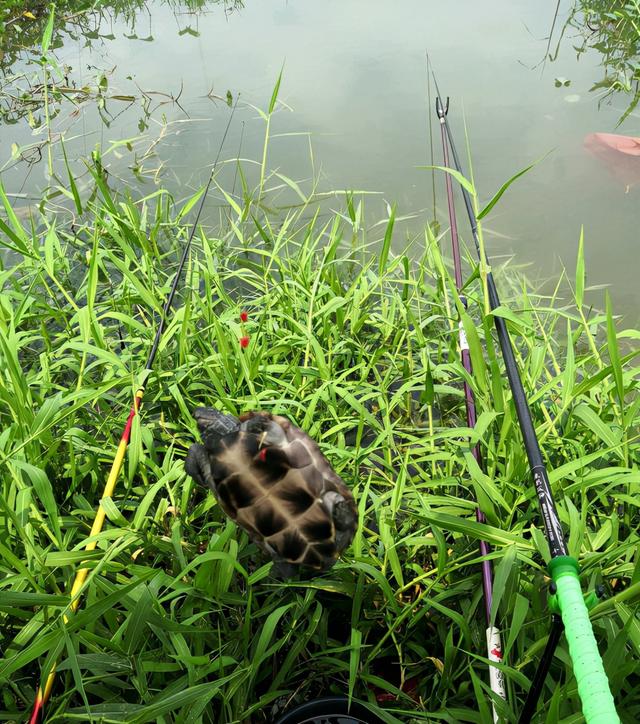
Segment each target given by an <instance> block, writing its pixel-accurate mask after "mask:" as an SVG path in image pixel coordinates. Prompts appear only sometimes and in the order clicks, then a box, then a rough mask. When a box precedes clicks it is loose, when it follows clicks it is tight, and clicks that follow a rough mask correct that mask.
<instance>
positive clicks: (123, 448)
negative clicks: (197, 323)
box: [29, 95, 240, 724]
mask: <svg viewBox="0 0 640 724" xmlns="http://www.w3.org/2000/svg"><path fill="white" fill-rule="evenodd" d="M239 98H240V96H239V95H238V96H237V97H236V101H235V103H234V104H233V108H232V109H231V114H230V115H229V120H228V121H227V125H226V127H225V129H224V133H223V134H222V140H221V141H220V146H219V148H218V153H217V155H216V158H215V161H214V162H213V166H212V168H211V173H210V174H209V180H208V181H207V185H206V186H205V189H204V193H203V194H202V198H201V199H200V204H199V206H198V210H197V212H196V218H195V220H194V222H193V226H192V228H191V232H190V233H189V237H188V239H187V243H186V244H185V247H184V249H183V250H182V256H181V257H180V261H179V263H178V268H177V269H176V273H175V274H174V277H173V282H172V284H171V288H170V290H169V293H168V294H167V297H166V299H165V303H164V306H163V308H162V314H161V315H160V321H159V323H158V328H157V330H156V333H155V336H154V338H153V343H152V345H151V349H150V350H149V355H148V357H147V361H146V363H145V366H144V368H143V371H142V374H141V375H140V380H141V382H140V386H139V387H138V389H137V390H136V392H135V394H134V396H133V403H132V405H131V409H130V410H129V416H128V417H127V421H126V423H125V426H124V429H123V431H122V435H121V436H120V442H119V443H118V447H117V449H116V454H115V456H114V458H113V462H112V463H111V470H110V471H109V476H108V477H107V482H106V483H105V486H104V490H103V492H102V496H101V498H100V499H101V500H102V499H104V498H111V497H112V496H113V492H114V490H115V486H116V483H117V481H118V476H119V475H120V470H121V469H122V464H123V462H124V458H125V455H126V452H127V447H128V445H129V440H130V438H131V428H132V426H133V418H134V417H135V416H136V415H137V414H138V412H139V410H140V406H141V404H142V398H143V396H144V392H145V383H146V381H147V378H148V377H149V375H150V373H151V371H152V370H153V363H154V361H155V359H156V355H157V353H158V347H159V346H160V342H161V340H162V335H163V332H164V328H165V325H166V322H167V318H168V315H169V312H170V310H171V307H172V306H173V300H174V297H175V295H176V292H177V290H178V285H179V283H180V279H181V278H182V272H183V270H184V266H185V264H186V261H187V257H188V256H189V251H190V250H191V242H192V241H193V237H194V235H195V233H196V228H197V226H198V221H199V220H200V214H201V213H202V209H203V207H204V202H205V200H206V198H207V194H208V193H209V188H210V187H211V183H212V181H213V177H214V174H215V171H216V167H217V165H218V161H219V160H220V154H221V153H222V149H223V147H224V142H225V140H226V138H227V134H228V132H229V128H230V127H231V121H232V120H233V116H234V114H235V112H236V108H237V106H238V100H239ZM105 517H106V512H105V509H104V508H103V507H102V505H100V504H99V505H98V509H97V510H96V514H95V518H94V519H93V525H92V526H91V531H90V533H89V542H88V543H87V545H86V546H85V551H86V552H89V551H93V550H95V548H96V546H97V544H98V541H97V539H96V536H97V535H98V534H99V533H100V531H101V530H102V526H103V525H104V520H105ZM88 575H89V569H88V568H86V567H85V568H80V569H79V570H78V572H77V573H76V575H75V578H74V581H73V585H72V587H71V593H70V599H71V600H70V603H69V607H68V610H69V612H70V613H75V612H76V611H77V609H78V606H79V605H80V593H81V590H82V587H83V585H84V582H85V581H86V579H87V576H88ZM63 619H64V623H65V624H66V623H67V622H68V621H69V616H68V615H67V614H66V613H65V614H64V616H63ZM55 678H56V662H54V663H53V665H52V667H51V670H50V671H49V674H48V675H47V678H46V681H45V683H44V686H43V685H42V683H41V684H40V686H39V687H38V692H37V694H36V699H35V701H34V704H33V709H32V711H31V716H30V717H29V724H37V723H38V722H39V721H40V720H41V717H42V714H43V712H44V706H45V704H46V703H47V701H49V697H50V696H51V690H52V689H53V684H54V681H55Z"/></svg>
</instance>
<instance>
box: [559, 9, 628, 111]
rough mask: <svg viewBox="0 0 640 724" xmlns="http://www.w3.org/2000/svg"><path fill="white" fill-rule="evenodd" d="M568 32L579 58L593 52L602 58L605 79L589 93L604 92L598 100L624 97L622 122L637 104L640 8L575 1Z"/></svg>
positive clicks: (600, 80)
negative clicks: (623, 95) (572, 34)
mask: <svg viewBox="0 0 640 724" xmlns="http://www.w3.org/2000/svg"><path fill="white" fill-rule="evenodd" d="M568 29H571V30H572V31H574V34H577V36H578V42H577V43H575V42H574V43H573V45H574V48H575V49H576V50H577V51H578V54H579V55H582V54H583V53H586V52H587V51H588V50H589V49H594V50H596V51H597V52H598V53H599V54H600V56H601V59H602V60H601V65H602V67H603V68H604V76H603V77H602V78H601V79H599V80H598V81H597V82H596V83H595V84H594V86H593V87H592V90H602V91H603V95H602V96H601V100H602V99H607V100H611V99H612V98H613V97H614V95H615V94H616V93H623V94H626V96H627V101H626V103H627V108H626V110H625V111H624V113H623V114H622V116H621V118H622V120H624V119H625V118H626V117H627V116H628V115H629V113H631V112H632V111H633V110H634V109H635V108H636V106H637V105H638V101H640V63H638V60H639V58H640V6H639V5H638V3H637V2H624V1H621V0H618V1H617V2H612V0H589V2H586V0H578V2H576V4H575V7H574V9H573V10H572V12H571V13H570V14H569V17H568V19H567V23H566V25H565V31H566V30H568Z"/></svg>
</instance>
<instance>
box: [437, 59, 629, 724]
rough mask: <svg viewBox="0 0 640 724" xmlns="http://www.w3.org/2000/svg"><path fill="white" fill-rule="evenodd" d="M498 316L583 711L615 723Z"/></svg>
mask: <svg viewBox="0 0 640 724" xmlns="http://www.w3.org/2000/svg"><path fill="white" fill-rule="evenodd" d="M432 74H433V81H434V84H435V87H436V96H437V102H436V103H437V108H436V110H437V111H438V112H439V113H438V117H439V119H440V122H441V123H442V124H443V126H444V128H445V130H446V135H447V140H448V143H449V146H450V148H451V154H452V156H453V162H454V165H455V170H456V171H457V172H458V173H459V174H463V172H462V165H461V164H460V159H459V157H458V153H457V151H456V147H455V142H454V140H453V134H452V133H451V128H450V127H449V122H448V120H447V114H446V113H444V112H443V113H442V116H440V111H441V110H442V109H444V105H443V103H442V96H441V94H440V88H439V87H438V81H437V80H436V76H435V73H434V72H433V70H432ZM460 187H461V191H462V196H463V199H464V204H465V207H466V210H467V216H468V217H469V223H470V225H471V233H472V235H473V241H474V244H475V248H476V252H477V255H478V258H479V260H480V263H481V264H483V266H485V265H486V263H487V258H486V255H485V254H484V253H483V249H482V245H481V243H480V236H479V232H478V221H477V218H476V215H475V212H474V209H473V203H472V201H471V196H470V194H469V191H468V190H467V189H466V188H465V187H464V185H463V184H462V183H461V184H460ZM484 276H485V279H486V285H487V293H488V299H489V306H490V308H491V311H494V310H496V309H497V308H498V307H499V306H500V297H499V296H498V290H497V289H496V285H495V281H494V279H493V274H492V272H491V271H490V270H488V271H486V273H485V275H484ZM493 319H494V323H495V327H496V332H497V335H498V341H499V344H500V349H501V352H502V357H503V360H504V365H505V369H506V372H507V378H508V381H509V387H510V388H511V394H512V397H513V403H514V407H515V409H516V414H517V417H518V423H519V426H520V431H521V433H522V438H523V441H524V446H525V450H526V454H527V459H528V461H529V468H530V473H531V476H532V478H533V482H534V485H535V488H536V493H537V496H538V501H539V504H540V509H541V512H542V519H543V523H544V529H545V533H546V538H547V542H548V544H549V551H550V553H551V562H550V563H549V572H550V575H551V578H552V582H553V583H552V590H553V599H552V605H553V606H557V608H558V609H559V614H560V616H561V619H562V623H563V625H564V630H565V634H566V637H567V642H568V644H569V654H570V656H571V659H572V662H573V668H574V674H575V678H576V681H577V684H578V693H579V694H580V698H581V700H582V706H583V713H584V716H585V719H586V720H587V722H588V724H595V723H597V724H615V723H616V722H619V721H620V720H619V718H618V715H617V713H616V709H615V705H614V702H613V696H612V695H611V691H610V689H609V682H608V680H607V675H606V674H605V671H604V666H603V664H602V659H601V658H600V654H599V652H598V646H597V643H596V640H595V637H594V634H593V629H592V627H591V621H590V620H589V613H588V610H587V606H586V604H585V601H584V598H583V596H582V591H581V588H580V579H579V566H578V561H577V560H576V559H574V558H572V557H570V556H569V555H568V550H567V545H566V542H565V539H564V534H563V532H562V527H561V524H560V518H559V517H558V511H557V510H556V506H555V503H554V500H553V494H552V492H551V485H550V482H549V475H548V473H547V468H546V465H545V463H544V460H543V457H542V451H541V449H540V444H539V442H538V437H537V434H536V431H535V427H534V425H533V420H532V418H531V411H530V409H529V404H528V402H527V396H526V393H525V391H524V387H523V384H522V379H521V377H520V372H519V370H518V364H517V362H516V358H515V354H514V351H513V345H512V342H511V337H510V335H509V330H508V329H507V325H506V322H505V320H504V319H503V318H502V317H501V316H499V315H495V314H494V315H493ZM559 638H560V636H559V621H558V622H557V623H555V624H554V626H553V628H552V633H551V635H550V637H549V642H548V644H547V649H546V650H545V653H544V655H543V657H542V665H543V666H546V667H547V671H548V667H549V665H550V662H551V659H552V656H553V650H554V649H555V646H556V645H557V640H558V639H559ZM545 678H546V671H545V672H544V675H542V676H536V677H535V680H534V681H535V682H536V687H539V690H538V691H537V692H536V691H533V689H534V687H533V686H532V687H531V689H532V692H531V693H532V695H533V694H535V701H528V702H527V706H526V707H525V710H526V711H523V715H524V717H523V718H521V720H520V721H521V722H526V721H529V720H530V718H531V716H532V714H533V713H534V712H535V708H536V703H537V699H538V696H539V693H540V691H541V689H542V685H543V684H544V679H545ZM530 698H531V697H530Z"/></svg>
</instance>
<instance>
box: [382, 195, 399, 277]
mask: <svg viewBox="0 0 640 724" xmlns="http://www.w3.org/2000/svg"><path fill="white" fill-rule="evenodd" d="M395 220H396V205H395V204H394V205H393V206H392V207H391V212H390V213H389V221H388V222H387V228H386V229H385V232H384V240H383V242H382V248H381V249H380V256H379V259H378V274H379V275H381V276H382V274H383V271H384V270H385V268H386V266H387V260H388V258H389V249H390V248H391V239H392V238H393V225H394V223H395Z"/></svg>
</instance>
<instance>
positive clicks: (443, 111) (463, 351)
mask: <svg viewBox="0 0 640 724" xmlns="http://www.w3.org/2000/svg"><path fill="white" fill-rule="evenodd" d="M448 110H449V99H448V98H447V103H446V107H443V106H442V103H441V101H440V96H439V95H438V96H437V98H436V112H437V114H438V119H439V121H440V131H441V133H442V153H443V157H444V165H445V166H446V167H447V168H449V146H448V143H447V136H446V128H445V116H446V115H447V111H448ZM445 184H446V188H447V206H448V209H449V225H450V228H451V249H452V251H453V272H454V277H455V282H456V289H457V290H458V294H459V296H460V302H461V303H462V306H463V307H464V308H465V309H466V308H467V300H466V298H465V297H464V295H463V294H462V293H461V292H462V263H461V260H460V241H459V239H458V224H457V222H456V209H455V204H454V201H453V185H452V182H451V175H450V174H448V173H446V174H445ZM459 345H460V357H461V359H462V366H463V367H464V368H465V370H466V371H467V372H468V373H469V377H470V378H471V379H472V378H473V365H472V364H471V353H470V352H469V344H468V342H467V338H466V335H465V333H464V328H463V326H462V320H460V322H459ZM464 399H465V405H466V408H467V425H468V426H469V427H470V428H471V429H473V428H475V426H476V402H475V398H474V396H473V390H472V389H471V387H470V385H469V383H468V382H467V381H466V380H465V381H464ZM472 454H473V457H474V458H475V459H476V462H477V463H478V465H479V467H480V469H482V470H484V463H483V460H482V452H481V450H480V443H479V442H477V443H476V444H475V445H474V446H473V450H472ZM476 520H477V521H478V522H479V523H484V522H485V516H484V513H483V512H482V511H481V510H480V508H476ZM479 545H480V553H481V554H482V556H483V558H484V560H483V561H482V590H483V593H484V611H485V618H486V622H487V629H486V633H487V658H488V659H489V660H490V661H496V662H498V663H501V662H502V644H501V640H500V631H499V630H498V629H497V628H495V626H493V625H492V622H491V602H492V599H493V573H492V570H491V568H492V567H491V561H490V560H488V558H487V556H488V555H489V552H490V548H489V544H488V543H487V542H486V541H484V540H480V542H479ZM489 677H490V683H491V690H492V691H493V692H495V693H496V694H498V696H500V697H501V698H502V699H506V698H507V695H506V691H505V686H504V676H503V674H502V672H501V671H500V670H499V669H497V668H496V667H495V666H491V667H489ZM493 718H494V721H498V715H497V712H496V709H495V707H494V708H493Z"/></svg>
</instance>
